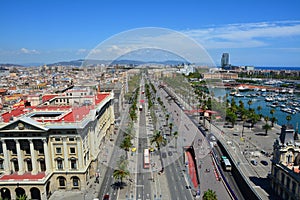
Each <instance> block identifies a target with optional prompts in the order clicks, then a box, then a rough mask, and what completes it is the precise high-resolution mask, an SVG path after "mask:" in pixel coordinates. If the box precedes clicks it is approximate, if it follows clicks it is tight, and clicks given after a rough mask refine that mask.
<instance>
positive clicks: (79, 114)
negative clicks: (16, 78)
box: [2, 93, 109, 122]
mask: <svg viewBox="0 0 300 200" xmlns="http://www.w3.org/2000/svg"><path fill="white" fill-rule="evenodd" d="M47 96H48V97H49V99H51V98H50V95H47ZM54 96H57V95H54ZM54 96H53V97H54ZM107 96H109V93H107V94H100V93H99V94H97V96H96V97H95V104H96V105H98V104H99V103H100V102H101V101H103V100H104V99H105V98H106V97H107ZM28 108H31V109H34V110H35V111H62V112H65V116H63V117H61V118H59V119H44V122H63V121H64V122H76V121H81V120H82V119H83V118H84V117H85V116H86V115H87V114H89V112H90V110H91V109H94V108H95V105H90V106H81V107H72V106H69V105H67V106H56V105H46V106H45V105H43V106H36V107H32V106H31V107H26V108H24V107H18V108H15V109H13V110H11V111H10V112H6V113H4V114H2V118H3V121H4V122H9V121H10V119H11V117H19V116H20V115H22V114H25V113H26V112H30V110H29V109H28ZM33 112H34V111H33ZM62 115H64V114H62ZM36 121H38V122H41V121H42V120H41V119H36Z"/></svg>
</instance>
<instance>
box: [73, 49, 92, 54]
mask: <svg viewBox="0 0 300 200" xmlns="http://www.w3.org/2000/svg"><path fill="white" fill-rule="evenodd" d="M88 52H89V50H87V49H78V50H77V52H76V55H81V54H86V53H88Z"/></svg>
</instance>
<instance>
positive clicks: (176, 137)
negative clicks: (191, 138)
mask: <svg viewBox="0 0 300 200" xmlns="http://www.w3.org/2000/svg"><path fill="white" fill-rule="evenodd" d="M173 135H174V137H175V148H177V139H178V132H177V131H175V132H174V133H173Z"/></svg>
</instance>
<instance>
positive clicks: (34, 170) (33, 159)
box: [29, 139, 38, 174]
mask: <svg viewBox="0 0 300 200" xmlns="http://www.w3.org/2000/svg"><path fill="white" fill-rule="evenodd" d="M29 146H30V156H31V164H32V172H31V173H32V174H37V172H38V170H37V169H38V167H37V162H36V161H37V159H36V153H35V150H34V145H33V141H32V139H29Z"/></svg>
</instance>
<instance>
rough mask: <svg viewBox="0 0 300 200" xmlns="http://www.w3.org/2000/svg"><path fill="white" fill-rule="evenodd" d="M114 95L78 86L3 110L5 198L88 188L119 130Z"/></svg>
mask: <svg viewBox="0 0 300 200" xmlns="http://www.w3.org/2000/svg"><path fill="white" fill-rule="evenodd" d="M113 98H114V96H113V93H112V92H111V93H98V92H96V91H94V90H91V89H82V88H77V89H72V90H68V91H66V92H65V93H63V94H61V95H57V96H53V97H52V98H50V99H49V100H48V101H45V102H44V103H43V104H42V105H38V106H30V107H24V106H21V107H18V108H15V109H13V110H11V111H9V112H7V113H4V114H2V119H1V122H0V140H1V143H0V173H1V175H0V194H1V197H2V198H8V199H16V197H17V196H20V195H23V194H25V195H26V196H27V197H28V198H29V199H47V198H48V197H49V196H50V195H51V193H53V192H54V191H57V190H85V189H86V185H87V183H88V182H89V181H90V179H91V178H92V177H93V176H94V175H95V173H96V171H97V169H98V166H97V163H98V162H97V160H98V157H99V155H100V147H101V145H102V143H103V142H104V140H105V139H108V138H109V135H110V134H113V131H114V123H115V119H114V110H113Z"/></svg>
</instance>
